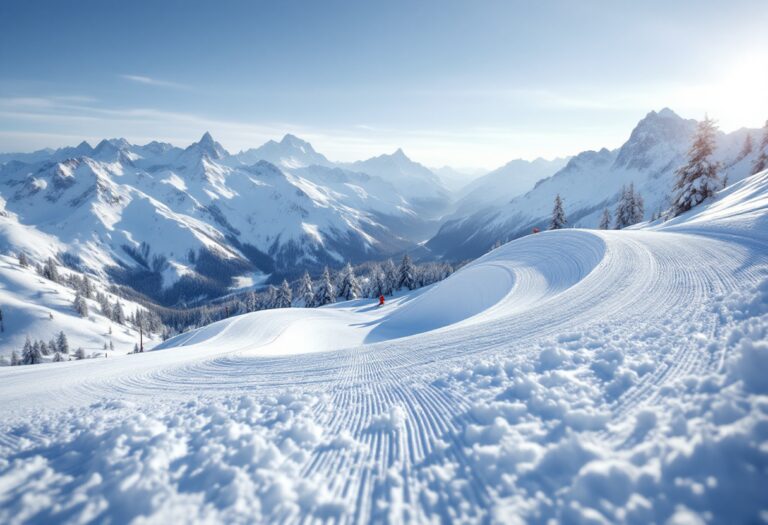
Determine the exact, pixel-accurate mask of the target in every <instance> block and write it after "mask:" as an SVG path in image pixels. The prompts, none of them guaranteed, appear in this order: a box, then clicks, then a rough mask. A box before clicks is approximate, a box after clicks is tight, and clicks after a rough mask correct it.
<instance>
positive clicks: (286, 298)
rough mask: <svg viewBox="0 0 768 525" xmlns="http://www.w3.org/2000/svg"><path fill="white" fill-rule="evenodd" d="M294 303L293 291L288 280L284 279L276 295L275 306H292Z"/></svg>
mask: <svg viewBox="0 0 768 525" xmlns="http://www.w3.org/2000/svg"><path fill="white" fill-rule="evenodd" d="M292 303H293V292H292V291H291V286H290V285H289V284H288V281H287V280H285V279H283V282H282V284H281V285H280V288H279V289H278V290H277V293H276V295H275V308H290V307H291V304H292Z"/></svg>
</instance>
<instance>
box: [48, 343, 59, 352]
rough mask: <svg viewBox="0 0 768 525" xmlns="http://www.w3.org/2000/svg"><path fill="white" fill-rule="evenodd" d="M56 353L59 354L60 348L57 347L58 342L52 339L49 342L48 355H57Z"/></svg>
mask: <svg viewBox="0 0 768 525" xmlns="http://www.w3.org/2000/svg"><path fill="white" fill-rule="evenodd" d="M56 352H58V346H56V340H55V339H51V340H50V341H48V353H49V354H55V353H56Z"/></svg>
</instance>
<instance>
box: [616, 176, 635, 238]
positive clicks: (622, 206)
mask: <svg viewBox="0 0 768 525" xmlns="http://www.w3.org/2000/svg"><path fill="white" fill-rule="evenodd" d="M631 201H632V197H631V196H630V195H629V188H627V186H626V185H624V186H622V187H621V197H619V202H618V203H617V204H616V211H615V212H614V214H613V215H614V218H615V222H614V228H615V229H617V230H620V229H622V228H625V227H626V226H629V221H630V216H631V207H630V203H631Z"/></svg>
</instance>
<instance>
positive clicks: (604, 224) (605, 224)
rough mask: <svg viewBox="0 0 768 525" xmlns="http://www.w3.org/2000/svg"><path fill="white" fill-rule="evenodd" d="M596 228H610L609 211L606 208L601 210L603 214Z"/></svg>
mask: <svg viewBox="0 0 768 525" xmlns="http://www.w3.org/2000/svg"><path fill="white" fill-rule="evenodd" d="M598 228H600V229H601V230H609V229H610V228H611V212H610V211H609V210H608V208H605V209H604V210H603V215H602V216H601V217H600V224H599V225H598Z"/></svg>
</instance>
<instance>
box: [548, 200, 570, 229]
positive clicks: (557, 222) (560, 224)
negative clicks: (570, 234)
mask: <svg viewBox="0 0 768 525" xmlns="http://www.w3.org/2000/svg"><path fill="white" fill-rule="evenodd" d="M566 224H568V221H567V220H566V218H565V210H564V209H563V200H562V199H561V198H560V194H559V193H558V194H557V195H556V196H555V206H554V207H553V208H552V220H551V221H550V222H549V229H550V230H560V229H562V228H565V225H566Z"/></svg>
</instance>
